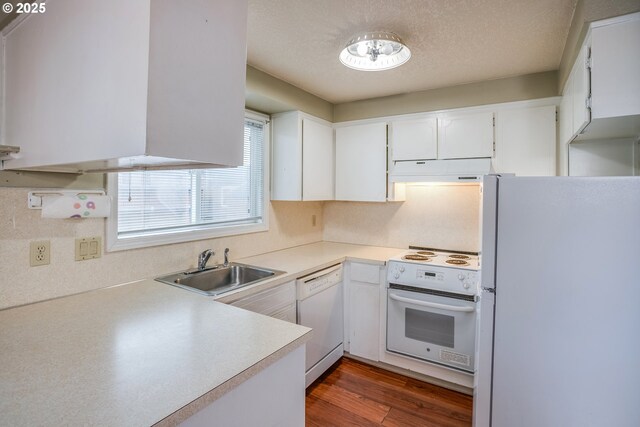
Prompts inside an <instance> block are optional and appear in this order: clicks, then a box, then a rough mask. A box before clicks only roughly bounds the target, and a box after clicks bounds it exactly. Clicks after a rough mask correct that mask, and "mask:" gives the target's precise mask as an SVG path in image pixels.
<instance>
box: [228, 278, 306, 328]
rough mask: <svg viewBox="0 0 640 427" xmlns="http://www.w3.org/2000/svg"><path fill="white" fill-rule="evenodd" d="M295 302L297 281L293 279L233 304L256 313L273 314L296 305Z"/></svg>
mask: <svg viewBox="0 0 640 427" xmlns="http://www.w3.org/2000/svg"><path fill="white" fill-rule="evenodd" d="M295 303H296V283H295V281H291V282H289V283H285V284H284V285H280V286H277V287H275V288H272V289H267V290H265V291H262V292H258V293H257V294H255V295H251V296H248V297H246V298H242V299H240V300H238V301H235V302H233V303H231V305H233V306H235V307H239V308H244V309H245V310H249V311H253V312H255V313H261V314H266V315H268V316H271V315H272V314H274V313H276V312H278V311H279V310H282V309H285V308H287V307H289V306H290V305H292V304H293V305H294V306H295ZM274 317H275V316H274ZM294 322H295V315H294Z"/></svg>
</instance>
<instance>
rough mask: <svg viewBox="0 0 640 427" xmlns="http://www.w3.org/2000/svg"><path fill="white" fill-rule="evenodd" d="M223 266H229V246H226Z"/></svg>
mask: <svg viewBox="0 0 640 427" xmlns="http://www.w3.org/2000/svg"><path fill="white" fill-rule="evenodd" d="M222 266H223V267H229V248H225V250H224V264H222Z"/></svg>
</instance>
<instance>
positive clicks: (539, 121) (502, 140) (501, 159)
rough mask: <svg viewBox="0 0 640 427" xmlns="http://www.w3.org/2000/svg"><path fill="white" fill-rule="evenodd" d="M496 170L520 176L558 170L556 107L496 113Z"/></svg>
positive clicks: (550, 174)
mask: <svg viewBox="0 0 640 427" xmlns="http://www.w3.org/2000/svg"><path fill="white" fill-rule="evenodd" d="M495 166H496V172H501V173H515V174H516V175H520V176H554V175H555V174H556V107H555V106H552V105H551V106H544V107H529V108H517V109H513V110H505V111H499V112H498V113H496V157H495Z"/></svg>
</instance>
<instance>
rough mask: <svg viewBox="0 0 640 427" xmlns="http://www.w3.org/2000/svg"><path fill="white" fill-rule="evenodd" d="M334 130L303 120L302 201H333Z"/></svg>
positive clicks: (324, 125)
mask: <svg viewBox="0 0 640 427" xmlns="http://www.w3.org/2000/svg"><path fill="white" fill-rule="evenodd" d="M333 162H334V147H333V128H332V127H331V126H329V125H326V124H323V123H319V122H316V121H314V120H310V119H306V118H305V119H303V120H302V200H333V199H334V196H333V192H334V187H335V186H334V184H333V183H334V170H333Z"/></svg>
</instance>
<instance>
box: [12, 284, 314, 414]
mask: <svg viewBox="0 0 640 427" xmlns="http://www.w3.org/2000/svg"><path fill="white" fill-rule="evenodd" d="M309 331H310V329H309V328H305V327H303V326H299V325H295V324H292V323H287V322H283V321H280V320H276V319H272V318H270V317H267V316H263V315H260V314H255V313H252V312H249V311H245V310H241V309H238V308H235V307H231V306H227V305H225V304H221V303H216V302H213V301H211V299H209V298H206V297H202V296H201V295H198V294H195V293H193V292H189V291H185V290H182V289H178V288H176V287H172V286H168V285H165V284H162V283H159V282H156V281H153V280H144V281H140V282H134V283H130V284H126V285H121V286H115V287H110V288H105V289H101V290H97V291H92V292H87V293H83V294H78V295H74V296H70V297H65V298H60V299H56V300H51V301H46V302H42V303H36V304H31V305H26V306H22V307H18V308H13V309H9V310H4V311H0V349H1V350H0V425H11V426H20V425H23V426H35V425H52V426H54V425H55V426H58V425H69V424H72V425H102V426H149V425H153V424H155V423H159V422H160V423H161V425H175V424H177V423H178V422H180V421H183V420H184V419H186V418H187V417H188V416H190V415H192V414H193V413H195V412H197V411H198V410H199V409H202V408H204V407H205V406H206V405H208V404H209V403H211V402H213V401H214V400H215V399H216V398H218V397H219V396H221V395H222V394H224V393H226V392H227V391H229V390H230V389H232V388H233V387H235V386H236V385H238V384H240V383H241V382H243V381H245V380H246V379H248V378H250V377H251V376H252V375H254V374H256V373H257V372H259V371H261V370H262V369H264V368H265V367H267V366H268V365H270V364H271V363H272V362H274V361H275V360H277V359H279V358H281V357H283V356H284V355H285V354H287V353H289V352H290V351H291V350H294V349H295V348H297V347H299V346H300V345H302V344H304V343H305V342H306V341H307V340H308V338H310V333H309Z"/></svg>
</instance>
